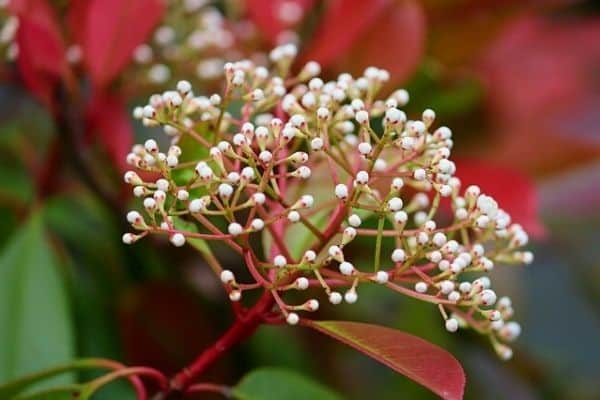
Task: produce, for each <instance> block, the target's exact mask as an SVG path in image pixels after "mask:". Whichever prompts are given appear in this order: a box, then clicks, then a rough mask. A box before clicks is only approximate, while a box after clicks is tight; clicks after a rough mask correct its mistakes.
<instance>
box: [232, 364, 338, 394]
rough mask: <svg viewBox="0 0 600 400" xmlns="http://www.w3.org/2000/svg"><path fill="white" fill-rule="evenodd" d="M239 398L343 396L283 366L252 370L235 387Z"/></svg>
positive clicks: (234, 392) (234, 389)
mask: <svg viewBox="0 0 600 400" xmlns="http://www.w3.org/2000/svg"><path fill="white" fill-rule="evenodd" d="M233 395H234V397H235V398H236V399H238V400H282V399H285V400H306V399H311V400H341V399H342V397H341V396H340V395H339V394H337V393H335V392H333V391H331V390H330V389H328V388H327V387H325V386H323V385H321V384H320V383H318V382H314V381H312V380H310V379H309V378H307V377H305V376H303V375H300V374H297V373H296V372H293V371H289V370H285V369H281V368H260V369H257V370H254V371H252V372H250V373H249V374H248V375H246V376H245V377H244V378H242V380H241V381H240V382H239V383H238V384H237V386H236V387H234V388H233Z"/></svg>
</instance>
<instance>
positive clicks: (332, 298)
mask: <svg viewBox="0 0 600 400" xmlns="http://www.w3.org/2000/svg"><path fill="white" fill-rule="evenodd" d="M329 302H330V303H331V304H340V303H341V302H342V295H341V294H340V293H338V292H331V293H330V294H329Z"/></svg>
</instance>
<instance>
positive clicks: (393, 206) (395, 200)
mask: <svg viewBox="0 0 600 400" xmlns="http://www.w3.org/2000/svg"><path fill="white" fill-rule="evenodd" d="M403 205H404V204H403V203H402V199H401V198H399V197H392V198H391V199H389V200H388V203H387V206H388V208H389V209H390V211H400V209H401V208H402V206H403Z"/></svg>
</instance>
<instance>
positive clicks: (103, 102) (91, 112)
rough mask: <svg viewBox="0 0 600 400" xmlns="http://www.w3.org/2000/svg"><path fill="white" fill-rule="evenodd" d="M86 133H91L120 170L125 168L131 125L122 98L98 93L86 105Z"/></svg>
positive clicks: (130, 144) (131, 133)
mask: <svg viewBox="0 0 600 400" xmlns="http://www.w3.org/2000/svg"><path fill="white" fill-rule="evenodd" d="M87 124H88V133H91V134H93V135H94V136H95V137H96V138H97V140H98V142H100V144H101V145H102V146H103V147H104V149H105V150H106V152H107V153H108V155H109V156H110V158H111V159H112V161H113V162H114V163H115V165H117V166H118V167H119V169H120V170H121V171H124V170H126V169H127V164H126V162H125V157H126V156H127V153H128V152H129V151H130V150H131V146H132V144H133V127H132V125H131V119H130V117H129V114H128V113H127V109H126V107H125V103H124V102H123V100H122V99H121V98H120V97H118V96H116V95H110V94H106V93H103V94H99V95H97V96H96V97H94V98H93V99H92V100H91V102H90V104H89V105H88V114H87Z"/></svg>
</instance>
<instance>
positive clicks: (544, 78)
mask: <svg viewBox="0 0 600 400" xmlns="http://www.w3.org/2000/svg"><path fill="white" fill-rule="evenodd" d="M508 60H510V61H508ZM598 60H600V19H598V18H585V19H582V18H580V19H577V18H572V19H564V20H563V19H558V20H554V19H549V18H548V19H545V18H540V17H537V18H533V17H528V18H522V19H521V20H518V21H515V23H513V24H511V25H510V26H508V27H507V29H506V30H505V31H504V32H503V33H502V35H500V37H499V38H498V40H497V41H496V42H495V43H494V44H493V45H491V46H490V47H489V48H488V51H487V52H486V54H485V56H484V57H483V59H482V62H481V63H480V65H479V72H480V75H481V77H482V78H483V81H484V83H485V85H486V92H487V101H488V105H489V108H490V111H491V116H492V119H493V122H494V123H495V124H496V126H495V128H496V129H495V133H496V135H497V136H496V138H497V143H495V146H494V147H493V151H491V152H490V153H491V154H490V155H491V156H496V157H497V158H498V161H500V162H502V161H503V159H508V160H510V162H511V164H512V165H515V166H517V167H518V168H519V169H523V170H527V171H531V172H533V173H535V174H538V175H539V174H548V173H549V172H551V171H552V170H554V171H556V170H565V169H568V168H572V167H574V166H576V165H582V164H584V163H586V162H593V161H594V160H596V159H598V156H599V154H600V146H599V143H600V142H599V141H598V140H597V135H594V133H593V132H595V131H596V129H595V127H596V126H597V124H598V122H599V121H600V118H599V114H598V102H599V99H600V96H599V95H598V93H600V84H599V81H598V79H597V76H598V73H597V68H598V67H597V66H598ZM548 77H556V79H548Z"/></svg>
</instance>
